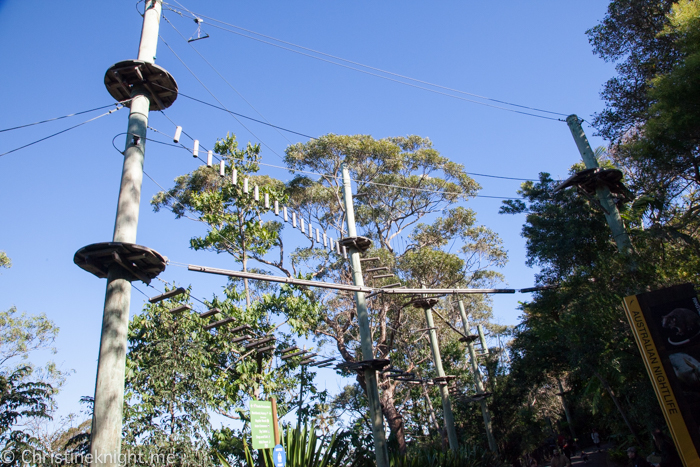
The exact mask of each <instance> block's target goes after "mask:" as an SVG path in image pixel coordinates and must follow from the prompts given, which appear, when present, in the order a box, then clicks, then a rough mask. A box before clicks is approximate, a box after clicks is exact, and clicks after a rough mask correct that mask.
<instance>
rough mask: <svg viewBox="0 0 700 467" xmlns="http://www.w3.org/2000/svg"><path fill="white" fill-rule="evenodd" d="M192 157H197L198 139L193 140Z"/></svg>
mask: <svg viewBox="0 0 700 467" xmlns="http://www.w3.org/2000/svg"><path fill="white" fill-rule="evenodd" d="M192 157H194V158H195V159H196V158H197V157H199V140H198V139H196V140H194V147H193V148H192Z"/></svg>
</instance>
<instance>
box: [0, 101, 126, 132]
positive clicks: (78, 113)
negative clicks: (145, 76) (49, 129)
mask: <svg viewBox="0 0 700 467" xmlns="http://www.w3.org/2000/svg"><path fill="white" fill-rule="evenodd" d="M130 100H131V99H127V100H124V101H121V102H115V103H113V104H109V105H103V106H101V107H95V108H94V109H90V110H82V111H80V112H74V113H72V114H68V115H63V116H61V117H54V118H49V119H47V120H41V121H38V122H34V123H27V124H25V125H20V126H15V127H12V128H5V129H4V130H0V133H4V132H6V131H12V130H19V129H20V128H27V127H30V126H34V125H40V124H42V123H48V122H55V121H56V120H62V119H64V118H68V117H75V116H76V115H82V114H87V113H90V112H94V111H96V110H102V109H106V108H108V107H114V106H115V105H119V104H124V103H125V102H128V101H130Z"/></svg>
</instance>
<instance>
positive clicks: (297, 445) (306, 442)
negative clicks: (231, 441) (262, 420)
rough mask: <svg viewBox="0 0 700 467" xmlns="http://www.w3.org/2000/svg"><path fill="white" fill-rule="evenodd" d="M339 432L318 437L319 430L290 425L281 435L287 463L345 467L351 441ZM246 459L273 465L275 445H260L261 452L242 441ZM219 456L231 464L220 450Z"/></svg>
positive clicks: (303, 466)
mask: <svg viewBox="0 0 700 467" xmlns="http://www.w3.org/2000/svg"><path fill="white" fill-rule="evenodd" d="M341 438H342V436H339V433H337V432H336V433H334V434H333V435H331V436H330V438H327V437H325V436H324V437H322V438H318V436H317V435H316V430H313V429H310V428H309V427H308V426H304V428H300V427H296V428H292V427H289V426H288V427H286V428H285V429H284V433H283V434H282V436H281V439H280V441H281V444H282V446H283V447H284V450H285V452H286V454H287V463H286V466H287V467H341V466H347V465H348V464H347V463H346V462H345V460H346V457H347V445H346V443H344V442H343V440H342V439H341ZM242 446H243V451H244V454H243V459H244V461H245V465H246V466H247V467H258V466H261V465H264V466H265V467H272V465H274V464H273V462H272V449H260V450H259V451H258V453H257V455H254V454H253V452H251V450H250V448H249V447H248V444H247V443H246V442H245V441H242ZM216 454H217V457H218V459H219V461H220V462H221V464H222V465H223V466H224V467H231V464H230V463H229V460H228V459H227V458H226V457H225V456H224V455H222V454H221V453H220V452H218V451H217V453H216Z"/></svg>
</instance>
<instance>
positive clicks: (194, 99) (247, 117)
mask: <svg viewBox="0 0 700 467" xmlns="http://www.w3.org/2000/svg"><path fill="white" fill-rule="evenodd" d="M151 84H153V85H155V86H158V87H159V88H162V89H166V90H169V91H175V90H174V89H170V88H168V87H167V86H162V85H160V84H158V83H151ZM177 96H178V97H184V98H187V99H190V100H193V101H195V102H199V103H200V104H204V105H206V106H209V107H213V108H215V109H218V110H223V111H224V112H228V113H230V114H232V115H236V116H238V117H241V118H245V119H247V120H251V121H253V122H256V123H262V124H263V125H267V126H270V127H272V128H277V129H278V130H282V131H286V132H287V133H293V134H295V135H299V136H303V137H304V138H309V139H317V138H316V137H315V136H309V135H307V134H304V133H299V132H298V131H294V130H290V129H288V128H284V127H281V126H278V125H273V124H272V123H269V122H264V121H262V120H258V119H256V118H253V117H249V116H247V115H243V114H240V113H237V112H233V111H231V110H229V109H227V108H225V107H219V106H218V105H215V104H212V103H210V102H207V101H203V100H201V99H197V98H196V97H192V96H188V95H187V94H183V93H182V92H180V91H179V90H178V91H177Z"/></svg>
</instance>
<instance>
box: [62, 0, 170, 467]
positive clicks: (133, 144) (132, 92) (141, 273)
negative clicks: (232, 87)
mask: <svg viewBox="0 0 700 467" xmlns="http://www.w3.org/2000/svg"><path fill="white" fill-rule="evenodd" d="M161 2H162V0H146V1H145V9H144V15H143V26H142V30H141V40H140V42H139V53H138V59H137V60H126V61H123V62H119V63H117V64H115V65H114V66H112V67H111V68H110V69H109V70H108V71H107V73H106V75H105V85H106V86H107V89H108V91H109V92H110V94H111V95H112V96H113V97H115V98H116V99H117V100H118V101H124V102H125V105H126V106H128V107H130V108H131V112H130V113H129V123H128V127H127V136H126V148H125V150H124V153H123V154H124V165H123V168H122V177H121V186H120V190H119V200H118V204H117V216H116V220H115V225H114V236H113V239H112V242H109V243H98V244H93V245H88V246H86V247H83V248H82V249H81V250H79V251H78V252H77V253H76V255H75V258H74V262H75V263H76V264H77V265H78V266H80V267H82V268H83V269H85V270H87V271H89V272H92V273H93V274H95V275H97V276H98V277H102V278H107V290H106V293H105V304H104V314H103V317H102V334H101V337H100V352H99V358H98V363H97V379H96V384H95V402H94V404H95V405H94V413H93V417H92V431H91V440H90V460H89V461H90V464H92V465H93V466H95V465H99V466H114V467H117V466H119V465H120V453H121V441H122V408H123V405H124V374H125V365H126V350H127V330H128V326H129V305H130V302H131V281H133V280H137V279H138V280H142V281H144V282H147V283H148V282H150V280H151V279H152V278H154V277H155V276H157V275H158V274H159V273H160V272H162V271H163V269H165V259H164V258H163V257H162V256H161V255H160V254H158V253H157V252H155V251H153V250H151V249H149V248H146V247H142V246H140V245H135V244H134V242H135V241H136V230H137V225H138V218H139V203H140V201H141V183H142V181H143V163H144V155H145V149H146V130H147V125H148V112H149V110H156V109H159V110H162V109H165V108H166V107H169V106H170V105H171V104H172V103H173V102H174V101H175V98H176V97H177V84H176V83H175V80H174V79H173V78H172V76H170V74H169V73H168V72H167V71H165V70H164V69H162V68H160V67H158V66H156V65H155V64H154V61H155V56H156V46H157V44H158V29H159V24H160V16H161V9H162V4H161ZM158 85H161V86H158ZM162 85H164V86H162ZM162 87H164V88H166V89H167V90H166V91H162V90H161V88H162Z"/></svg>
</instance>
